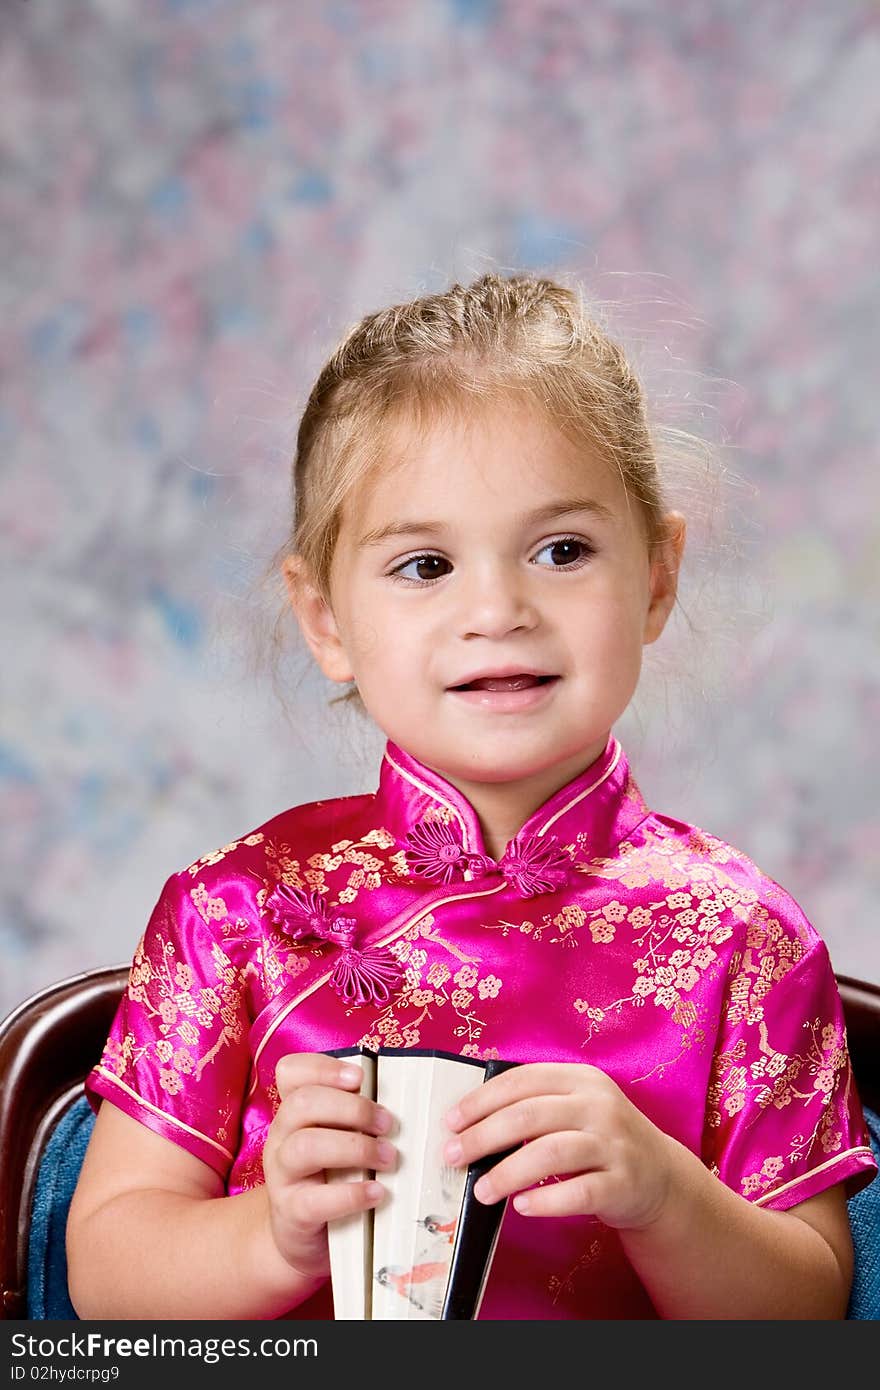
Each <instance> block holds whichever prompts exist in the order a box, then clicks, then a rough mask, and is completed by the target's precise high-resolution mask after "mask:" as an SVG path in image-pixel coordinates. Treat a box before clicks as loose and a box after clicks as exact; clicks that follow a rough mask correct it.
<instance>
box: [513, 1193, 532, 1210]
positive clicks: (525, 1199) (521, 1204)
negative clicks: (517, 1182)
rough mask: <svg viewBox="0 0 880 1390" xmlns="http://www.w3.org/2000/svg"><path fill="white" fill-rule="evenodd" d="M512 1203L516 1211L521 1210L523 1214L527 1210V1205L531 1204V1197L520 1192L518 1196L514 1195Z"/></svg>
mask: <svg viewBox="0 0 880 1390" xmlns="http://www.w3.org/2000/svg"><path fill="white" fill-rule="evenodd" d="M513 1205H514V1206H515V1208H516V1210H517V1211H521V1212H522V1213H523V1214H525V1213H526V1212H527V1211H528V1210H529V1207H530V1206H531V1205H532V1199H531V1197H529V1196H527V1195H526V1193H525V1192H521V1193H520V1195H519V1196H518V1197H514V1199H513Z"/></svg>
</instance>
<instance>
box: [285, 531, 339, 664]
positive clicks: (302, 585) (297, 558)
mask: <svg viewBox="0 0 880 1390" xmlns="http://www.w3.org/2000/svg"><path fill="white" fill-rule="evenodd" d="M281 571H282V574H283V575H284V582H285V584H286V585H287V593H288V595H289V598H290V606H291V607H292V609H293V611H294V614H295V616H296V620H297V622H298V623H299V628H300V631H301V632H302V635H303V637H304V638H305V640H306V643H307V645H308V648H309V651H310V652H311V653H312V656H313V657H314V658H315V660H316V661H317V663H318V665H319V666H320V668H321V670H322V671H323V672H324V675H325V676H326V677H327V678H328V680H331V681H338V682H339V683H340V684H344V683H345V682H347V681H352V680H354V673H353V671H352V669H351V663H350V662H349V659H348V655H347V653H346V650H345V647H344V645H343V642H342V638H341V637H340V634H339V629H338V627H337V624H336V619H335V617H334V616H333V609H332V608H331V607H330V604H329V603H328V601H327V599H325V598H324V596H323V594H322V593H321V591H320V590H319V589H318V587H317V585H316V584H315V583H314V581H313V580H312V579H311V577H310V576H309V574H308V572H307V570H306V566H305V562H304V560H303V558H302V556H301V555H289V556H288V557H287V559H286V560H285V561H284V563H283V564H282V566H281Z"/></svg>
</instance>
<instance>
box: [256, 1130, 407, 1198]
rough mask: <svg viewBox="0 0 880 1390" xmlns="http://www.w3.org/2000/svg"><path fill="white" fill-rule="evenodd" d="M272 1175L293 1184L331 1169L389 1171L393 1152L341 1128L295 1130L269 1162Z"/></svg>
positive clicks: (384, 1142)
mask: <svg viewBox="0 0 880 1390" xmlns="http://www.w3.org/2000/svg"><path fill="white" fill-rule="evenodd" d="M271 1163H272V1168H273V1176H274V1177H277V1179H279V1180H280V1181H281V1182H283V1183H287V1184H294V1183H298V1182H300V1181H302V1179H304V1178H308V1177H312V1176H313V1175H314V1174H316V1173H323V1172H326V1171H328V1170H330V1169H335V1168H364V1169H366V1170H368V1171H370V1172H389V1171H391V1170H392V1169H393V1168H394V1167H395V1166H396V1164H397V1150H396V1149H395V1147H394V1145H393V1144H390V1143H389V1142H388V1140H387V1139H373V1138H371V1137H370V1136H369V1135H367V1134H357V1133H355V1132H354V1131H351V1130H344V1129H298V1130H295V1131H294V1132H293V1133H292V1134H288V1135H287V1136H286V1137H285V1138H284V1139H283V1140H282V1141H281V1143H280V1144H279V1145H278V1146H277V1148H276V1149H275V1152H274V1155H273V1157H272V1160H271Z"/></svg>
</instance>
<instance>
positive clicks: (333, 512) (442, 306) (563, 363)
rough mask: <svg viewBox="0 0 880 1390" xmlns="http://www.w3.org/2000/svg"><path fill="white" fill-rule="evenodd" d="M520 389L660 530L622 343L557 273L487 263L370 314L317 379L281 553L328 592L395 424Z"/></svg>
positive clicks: (417, 424) (417, 426)
mask: <svg viewBox="0 0 880 1390" xmlns="http://www.w3.org/2000/svg"><path fill="white" fill-rule="evenodd" d="M510 397H516V398H518V399H522V398H525V400H526V401H527V402H528V403H529V404H530V405H532V406H534V407H535V408H537V409H540V410H542V411H543V412H544V414H545V415H546V416H547V417H548V419H549V420H550V421H551V422H552V423H553V424H554V425H555V426H556V427H557V428H558V429H559V430H560V431H561V432H562V433H564V434H565V436H566V437H567V438H569V439H571V440H572V442H573V443H574V444H575V445H576V446H579V447H581V448H585V449H589V450H590V451H591V452H592V453H593V455H594V456H598V457H599V458H600V459H603V460H604V461H606V462H608V463H610V464H611V465H612V466H613V467H615V468H616V469H617V471H618V473H619V475H620V478H621V481H622V482H623V484H624V487H625V489H626V492H627V495H628V496H629V497H630V498H633V499H635V500H636V501H637V502H638V503H639V506H640V509H641V514H642V517H643V520H644V524H645V532H646V539H647V542H648V545H649V546H654V545H657V544H659V543H660V542H661V541H662V539H663V532H662V526H661V518H662V516H663V512H664V506H663V501H662V497H661V485H660V477H659V471H658V466H657V459H656V455H655V450H654V447H653V443H652V439H651V434H650V431H649V429H648V424H647V419H646V414H645V402H644V398H643V394H642V388H641V386H640V383H639V381H638V379H637V378H636V376H635V375H634V373H633V371H632V369H631V367H630V364H629V362H628V360H627V358H626V356H625V354H624V352H623V351H622V349H621V348H620V347H619V345H618V344H617V343H616V342H614V341H613V340H612V339H611V338H610V337H609V336H608V335H607V333H606V332H605V331H604V330H603V329H602V327H601V326H600V324H599V323H598V322H597V321H596V320H595V318H592V317H590V316H589V315H588V314H587V313H586V312H585V310H584V307H583V304H582V303H581V302H580V300H579V298H578V296H577V295H576V294H575V293H574V292H573V291H572V290H569V289H566V288H565V287H564V286H562V285H560V284H557V283H556V282H555V281H553V280H548V279H538V278H535V277H532V276H528V275H514V276H510V277H509V278H502V277H501V276H499V275H495V274H489V275H483V276H482V277H481V278H480V279H478V280H475V281H474V282H473V283H472V284H470V285H467V286H464V285H460V284H457V283H456V284H453V285H452V286H451V287H450V288H449V289H448V290H446V291H445V292H444V293H442V294H432V295H427V296H425V297H424V298H420V299H413V300H410V301H409V302H407V303H403V304H394V305H391V306H390V307H388V308H385V309H380V310H379V311H378V312H377V313H373V314H369V315H367V316H366V317H365V318H363V319H362V320H361V321H360V323H358V324H356V325H355V327H354V328H352V329H351V331H350V332H349V333H348V335H347V336H346V337H345V338H344V339H343V340H342V342H341V343H340V344H339V346H338V347H337V349H336V351H335V352H334V353H333V355H332V357H331V358H330V359H329V361H328V362H327V363H326V365H325V366H324V367H323V369H322V370H321V372H320V373H319V375H318V378H317V380H316V382H315V384H314V386H313V387H312V391H311V394H310V395H309V398H308V401H307V403H306V407H305V410H304V412H303V415H302V418H301V420H300V425H299V431H298V435H297V442H296V454H295V457H294V462H293V491H294V498H295V513H294V521H293V527H292V530H291V533H290V536H289V537H288V540H287V541H286V542H285V545H284V546H283V547H282V550H281V551H280V552H279V555H278V557H276V563H279V564H280V563H283V561H284V559H286V558H287V557H288V556H289V555H291V554H297V555H299V556H301V558H302V560H303V562H304V565H305V568H306V570H307V571H308V573H309V576H310V577H311V579H312V581H313V582H314V583H315V585H316V586H317V588H318V589H319V590H320V591H321V592H322V593H323V594H324V596H325V597H329V573H330V565H331V562H332V558H333V551H334V548H335V545H336V540H337V536H338V530H339V522H340V516H341V513H342V508H343V506H344V504H345V501H346V499H347V498H348V497H350V496H351V494H352V493H353V492H354V491H355V489H356V488H357V487H359V486H360V485H361V484H362V483H363V482H364V481H365V480H366V479H367V478H368V477H369V476H370V474H371V473H372V471H373V470H374V469H375V468H377V467H379V466H381V459H382V457H383V454H384V453H385V452H386V447H387V441H388V435H389V432H390V429H391V428H392V427H393V426H394V425H395V424H396V423H398V422H399V421H400V420H402V419H405V420H406V422H407V426H408V428H409V429H411V430H415V431H416V432H420V431H428V430H430V428H431V426H432V425H433V424H435V423H436V422H437V421H438V420H440V419H448V418H449V417H450V415H459V416H461V415H465V416H466V415H468V414H471V413H473V412H475V411H476V410H478V409H479V408H481V407H482V408H485V407H487V406H491V405H494V404H496V403H497V402H498V401H499V400H503V399H504V398H510Z"/></svg>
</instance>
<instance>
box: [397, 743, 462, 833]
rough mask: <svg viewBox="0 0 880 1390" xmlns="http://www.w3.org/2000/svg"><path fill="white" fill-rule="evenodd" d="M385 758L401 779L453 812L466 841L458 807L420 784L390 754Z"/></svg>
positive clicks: (424, 784) (425, 784)
mask: <svg viewBox="0 0 880 1390" xmlns="http://www.w3.org/2000/svg"><path fill="white" fill-rule="evenodd" d="M385 757H386V759H387V761H388V762H389V763H390V764H391V766H392V767H393V768H396V770H397V771H398V772H399V773H400V775H401V777H405V778H406V780H407V781H408V782H411V783H412V785H413V786H414V787H418V789H419V791H420V792H424V793H425V794H426V795H427V796H430V797H431V798H432V800H434V801H439V802H440V805H441V806H445V807H446V809H447V810H448V811H451V812H452V814H453V815H454V816H455V819H456V820H457V821H458V823H459V825H460V826H461V833H462V835H463V836H464V838H465V839H467V826H466V825H465V823H464V820H463V818H462V814H461V812H460V811H459V809H458V807H457V806H453V804H452V802H451V801H447V800H446V798H445V797H443V796H441V795H440V793H439V792H437V791H435V790H434V788H433V787H429V786H428V784H427V782H420V781H419V779H418V777H414V776H413V775H412V773H411V772H407V770H406V768H405V767H401V766H400V764H399V763H396V762H395V761H394V759H393V758H392V756H391V754H390V753H386V754H385Z"/></svg>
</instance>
